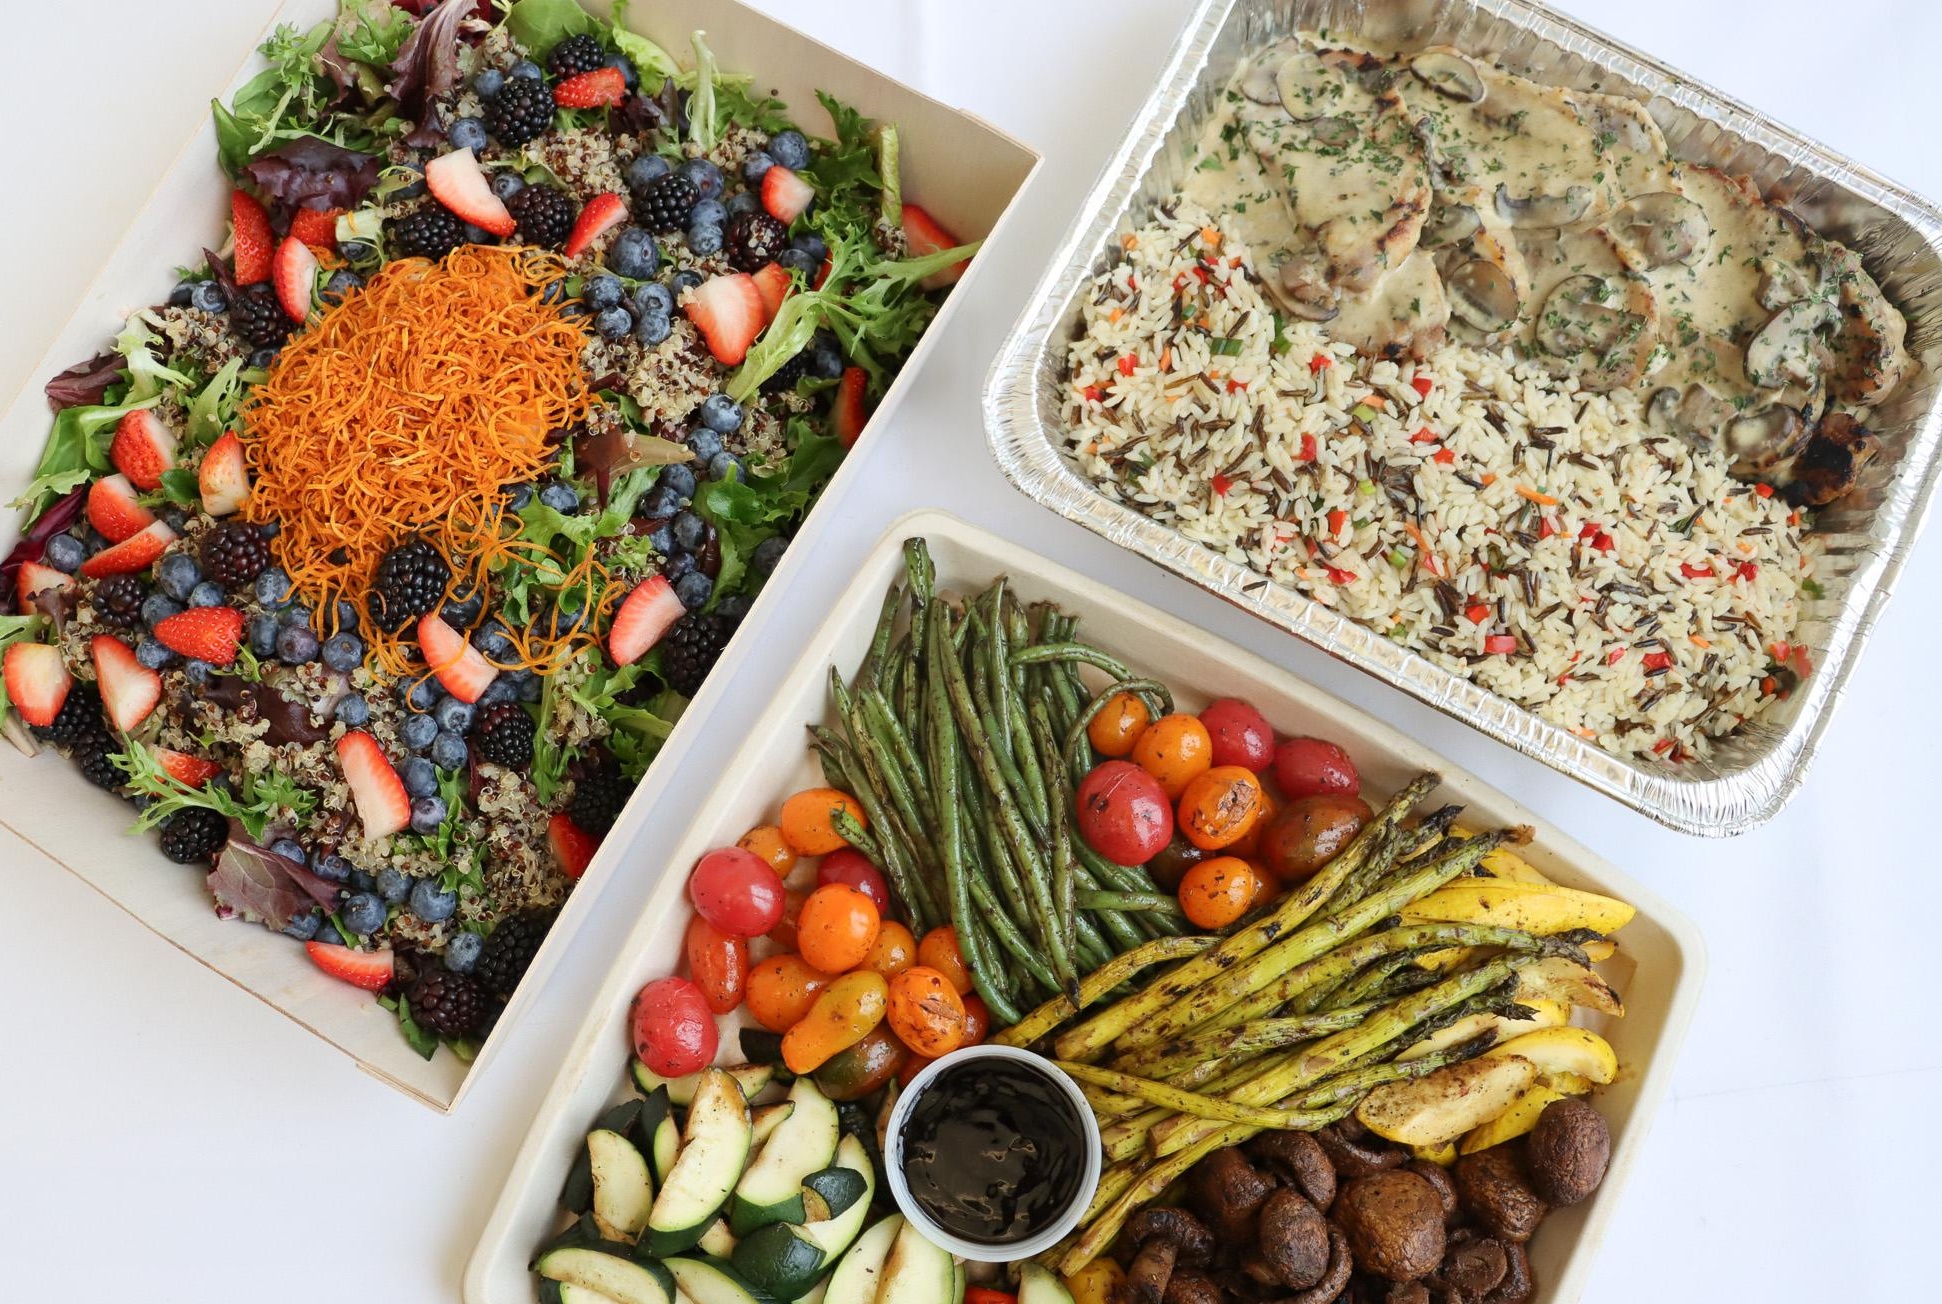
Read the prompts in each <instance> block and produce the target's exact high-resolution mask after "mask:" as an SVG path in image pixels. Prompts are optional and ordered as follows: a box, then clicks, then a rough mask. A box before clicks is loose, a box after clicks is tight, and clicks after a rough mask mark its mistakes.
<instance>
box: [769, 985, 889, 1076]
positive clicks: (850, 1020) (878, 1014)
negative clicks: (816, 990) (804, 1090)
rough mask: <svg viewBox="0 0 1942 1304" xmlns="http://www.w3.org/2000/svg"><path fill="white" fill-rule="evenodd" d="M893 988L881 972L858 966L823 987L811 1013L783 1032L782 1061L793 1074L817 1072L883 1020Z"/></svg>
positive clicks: (811, 1007) (811, 1008)
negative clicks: (830, 1059)
mask: <svg viewBox="0 0 1942 1304" xmlns="http://www.w3.org/2000/svg"><path fill="white" fill-rule="evenodd" d="M889 1008H890V988H889V986H888V985H887V984H886V983H885V982H884V981H883V975H882V974H880V973H871V972H870V971H869V970H868V969H859V970H858V971H857V972H855V973H846V974H844V975H843V976H842V977H841V978H838V979H837V980H836V981H835V982H833V983H831V984H830V985H829V986H828V987H825V988H824V989H823V992H822V994H821V995H820V996H818V997H817V998H816V1003H815V1004H814V1005H812V1006H810V1007H809V1013H807V1014H805V1015H803V1016H802V1018H800V1019H798V1020H797V1021H796V1023H795V1024H794V1026H792V1027H791V1028H790V1029H789V1031H787V1032H785V1033H783V1034H782V1062H783V1063H784V1064H786V1065H788V1066H789V1071H790V1072H791V1073H796V1074H802V1073H814V1072H815V1071H816V1070H817V1069H819V1068H821V1067H822V1066H823V1064H824V1063H825V1062H826V1061H828V1059H829V1058H830V1057H831V1056H832V1055H835V1054H836V1053H837V1052H838V1051H843V1050H848V1049H849V1048H850V1047H851V1046H854V1045H856V1043H858V1042H859V1041H862V1040H863V1039H864V1038H865V1037H867V1036H869V1035H870V1030H871V1029H873V1028H875V1027H876V1026H877V1025H878V1024H879V1023H882V1022H883V1016H884V1014H885V1012H886V1011H887V1010H888V1009H889Z"/></svg>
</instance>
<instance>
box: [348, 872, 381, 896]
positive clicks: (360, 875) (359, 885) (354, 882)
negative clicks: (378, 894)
mask: <svg viewBox="0 0 1942 1304" xmlns="http://www.w3.org/2000/svg"><path fill="white" fill-rule="evenodd" d="M348 881H349V883H350V886H351V891H353V892H375V891H377V880H376V879H374V878H372V877H371V876H370V875H369V874H367V873H365V872H364V871H363V870H361V869H353V870H352V871H351V876H350V879H349V880H348Z"/></svg>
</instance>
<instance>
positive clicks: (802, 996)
mask: <svg viewBox="0 0 1942 1304" xmlns="http://www.w3.org/2000/svg"><path fill="white" fill-rule="evenodd" d="M828 986H829V975H828V974H821V973H817V972H816V970H814V969H813V968H811V967H810V965H809V962H808V961H807V960H805V959H803V958H802V957H801V956H799V955H792V954H790V953H789V952H787V951H784V952H782V953H781V954H779V955H772V956H770V957H769V958H768V959H766V960H758V961H756V963H755V967H754V968H752V969H750V970H749V971H748V984H747V987H748V995H747V996H746V997H744V998H743V1003H744V1004H746V1005H747V1006H748V1013H749V1017H750V1018H751V1019H754V1020H755V1021H756V1022H757V1023H759V1024H761V1025H762V1026H763V1027H765V1028H767V1029H768V1030H769V1031H770V1032H787V1031H789V1029H790V1028H792V1027H794V1026H795V1025H796V1024H797V1023H800V1022H801V1021H802V1018H803V1016H804V1015H806V1014H808V1013H809V1010H810V1007H811V1006H813V1005H815V1003H816V998H817V997H818V996H820V995H821V994H822V991H823V989H824V988H825V987H828Z"/></svg>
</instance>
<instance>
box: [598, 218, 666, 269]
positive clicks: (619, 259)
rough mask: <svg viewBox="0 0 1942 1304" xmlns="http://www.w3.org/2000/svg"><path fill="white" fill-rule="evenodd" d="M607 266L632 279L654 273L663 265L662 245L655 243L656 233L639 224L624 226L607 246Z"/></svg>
mask: <svg viewBox="0 0 1942 1304" xmlns="http://www.w3.org/2000/svg"><path fill="white" fill-rule="evenodd" d="M607 266H608V268H610V269H611V270H612V271H613V273H614V274H615V275H616V276H625V277H626V278H627V279H628V280H630V281H645V280H646V279H647V278H648V277H650V276H652V275H654V273H655V272H657V271H659V270H660V267H661V247H660V246H659V245H657V244H655V243H654V233H653V232H652V231H649V230H648V229H647V228H645V227H639V226H630V227H625V228H623V229H622V230H621V233H620V234H619V235H617V236H615V237H614V242H613V243H612V244H610V245H608V246H607Z"/></svg>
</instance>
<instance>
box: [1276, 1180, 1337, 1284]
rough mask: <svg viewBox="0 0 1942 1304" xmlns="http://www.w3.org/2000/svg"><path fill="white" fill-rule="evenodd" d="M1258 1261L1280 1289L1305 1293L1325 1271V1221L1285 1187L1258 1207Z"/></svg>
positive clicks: (1303, 1199) (1300, 1196) (1299, 1196)
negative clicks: (1265, 1266)
mask: <svg viewBox="0 0 1942 1304" xmlns="http://www.w3.org/2000/svg"><path fill="white" fill-rule="evenodd" d="M1259 1231H1260V1237H1261V1246H1260V1248H1261V1258H1262V1260H1263V1261H1264V1262H1266V1264H1267V1265H1268V1267H1270V1268H1271V1269H1273V1271H1274V1275H1275V1279H1276V1280H1277V1281H1279V1282H1280V1283H1281V1284H1282V1285H1284V1286H1292V1287H1294V1288H1295V1289H1296V1290H1306V1289H1307V1288H1308V1287H1310V1286H1313V1285H1314V1284H1315V1283H1316V1282H1318V1281H1320V1280H1321V1279H1322V1275H1323V1274H1324V1273H1326V1272H1327V1271H1328V1220H1327V1219H1325V1218H1323V1217H1322V1215H1321V1214H1320V1213H1319V1212H1318V1211H1317V1210H1316V1208H1315V1206H1314V1205H1312V1204H1310V1203H1308V1200H1307V1199H1306V1198H1305V1197H1304V1196H1303V1195H1302V1194H1301V1193H1300V1192H1299V1191H1291V1190H1289V1189H1287V1188H1286V1187H1283V1188H1282V1189H1281V1190H1279V1191H1276V1192H1275V1193H1274V1194H1273V1195H1271V1196H1269V1197H1268V1201H1267V1203H1266V1204H1264V1205H1262V1206H1261V1220H1260V1228H1259Z"/></svg>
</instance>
